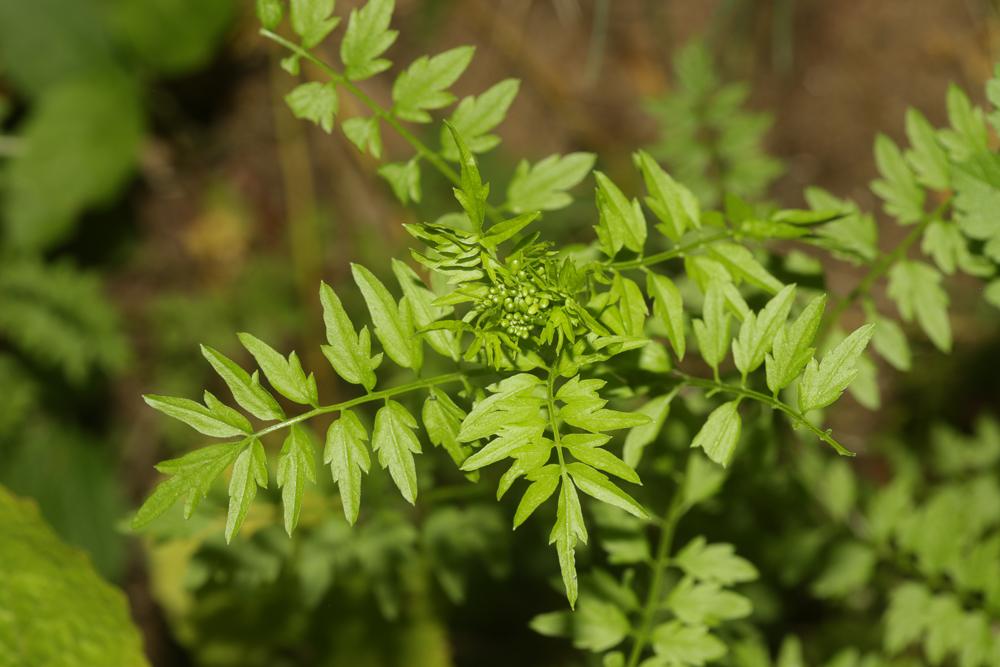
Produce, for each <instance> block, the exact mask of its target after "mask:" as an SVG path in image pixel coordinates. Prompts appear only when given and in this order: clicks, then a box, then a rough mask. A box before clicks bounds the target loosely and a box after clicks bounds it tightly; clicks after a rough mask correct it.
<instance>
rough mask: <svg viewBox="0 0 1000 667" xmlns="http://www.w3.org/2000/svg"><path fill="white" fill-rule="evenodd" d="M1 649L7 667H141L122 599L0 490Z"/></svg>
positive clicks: (26, 505)
mask: <svg viewBox="0 0 1000 667" xmlns="http://www.w3.org/2000/svg"><path fill="white" fill-rule="evenodd" d="M0 535H3V538H2V539H0V563H3V569H4V574H3V576H2V577H0V609H3V613H0V645H2V646H3V658H0V660H2V661H3V663H4V664H5V665H11V666H14V665H17V666H21V665H23V666H25V667H27V666H28V665H46V666H47V667H77V666H81V665H102V666H103V665H115V666H116V667H146V666H147V665H148V664H149V663H148V662H147V661H146V658H145V656H144V654H143V642H142V637H141V636H140V633H139V631H138V629H137V628H136V627H135V626H134V625H133V621H132V617H131V614H130V612H129V605H128V601H127V600H126V598H125V596H124V595H123V594H122V592H121V591H120V590H118V589H116V588H114V587H113V586H111V585H110V584H108V583H107V582H105V581H104V580H103V579H101V578H100V577H99V576H98V574H97V572H95V571H94V568H93V566H92V565H91V562H90V560H91V559H90V557H89V556H88V555H87V554H85V553H84V552H82V551H79V550H77V549H75V548H72V547H70V546H68V545H66V544H64V543H63V542H61V541H60V540H59V538H58V537H57V536H56V534H55V533H54V532H53V531H52V529H51V528H50V527H49V526H48V525H47V524H46V523H45V522H44V521H43V520H42V518H41V516H40V515H39V512H38V508H37V505H36V504H35V503H34V502H32V501H30V500H22V499H20V498H17V497H16V496H14V495H12V494H11V493H9V492H8V491H7V490H6V489H5V488H3V487H0Z"/></svg>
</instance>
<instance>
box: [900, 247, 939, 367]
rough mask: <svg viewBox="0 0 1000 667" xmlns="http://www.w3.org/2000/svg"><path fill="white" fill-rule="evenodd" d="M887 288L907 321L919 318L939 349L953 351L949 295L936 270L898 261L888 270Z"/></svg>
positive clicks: (918, 321) (917, 263) (916, 263)
mask: <svg viewBox="0 0 1000 667" xmlns="http://www.w3.org/2000/svg"><path fill="white" fill-rule="evenodd" d="M887 291H888V294H889V298H891V299H892V300H893V301H895V302H896V306H897V307H898V308H899V313H900V315H902V316H903V319H904V320H906V321H907V322H910V321H912V320H913V319H914V318H916V320H917V323H918V324H919V325H920V328H921V329H923V330H924V332H925V333H926V334H927V336H928V337H929V338H930V339H931V342H933V343H934V345H935V346H937V348H938V349H939V350H941V351H942V352H949V351H950V350H951V323H950V322H949V321H948V294H947V293H946V292H945V291H944V289H943V288H942V287H941V274H940V273H939V272H938V271H937V270H936V269H934V268H933V267H931V266H928V265H927V264H924V263H922V262H914V261H909V260H906V261H901V262H897V263H896V264H895V265H894V266H893V267H892V268H891V269H890V270H889V287H888V290H887Z"/></svg>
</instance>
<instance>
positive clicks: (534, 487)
mask: <svg viewBox="0 0 1000 667" xmlns="http://www.w3.org/2000/svg"><path fill="white" fill-rule="evenodd" d="M560 479H561V478H560V476H559V475H558V474H552V475H546V476H544V477H542V478H541V479H538V480H536V481H534V482H532V483H531V486H529V487H528V488H527V490H526V491H525V492H524V495H523V496H521V502H520V503H518V505H517V511H516V512H514V528H517V527H518V526H520V525H521V524H522V523H524V521H525V520H526V519H527V518H528V517H529V516H531V514H532V513H533V512H534V511H535V510H536V509H538V506H539V505H541V504H542V503H544V502H545V501H546V500H548V499H549V497H550V496H551V495H552V494H553V493H555V491H556V487H557V486H559V480H560Z"/></svg>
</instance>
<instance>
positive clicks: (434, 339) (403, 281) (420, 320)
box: [392, 259, 462, 361]
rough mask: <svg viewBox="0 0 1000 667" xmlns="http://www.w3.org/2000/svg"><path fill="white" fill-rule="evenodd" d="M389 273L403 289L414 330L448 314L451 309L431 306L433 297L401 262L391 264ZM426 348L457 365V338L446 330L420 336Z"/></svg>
mask: <svg viewBox="0 0 1000 667" xmlns="http://www.w3.org/2000/svg"><path fill="white" fill-rule="evenodd" d="M392 272H393V273H394V274H395V275H396V280H397V281H398V282H399V286H400V287H401V288H402V289H403V296H404V298H405V299H406V302H407V303H408V304H409V305H410V307H411V308H412V309H413V318H414V321H415V324H416V326H417V328H419V329H423V328H424V327H427V326H428V325H430V324H431V323H432V322H436V321H437V320H439V319H441V318H442V317H444V316H445V315H448V314H450V313H451V312H452V308H451V307H442V306H436V305H434V301H435V299H437V296H436V295H435V294H434V293H433V292H431V291H430V290H429V289H427V287H425V286H424V282H423V281H422V280H421V279H420V276H418V275H417V274H416V272H415V271H414V270H413V269H412V268H410V267H409V265H407V264H406V263H405V262H401V261H399V260H398V259H393V260H392ZM420 336H421V337H423V338H424V339H426V340H427V344H428V345H430V346H431V348H433V349H434V351H435V352H437V353H438V354H441V355H444V356H446V357H450V358H451V359H452V360H454V361H458V359H459V357H460V356H461V354H462V351H461V349H460V347H459V340H458V337H457V336H456V335H455V333H454V332H452V331H448V330H446V329H435V330H433V331H426V332H424V333H421V334H420Z"/></svg>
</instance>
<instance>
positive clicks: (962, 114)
mask: <svg viewBox="0 0 1000 667" xmlns="http://www.w3.org/2000/svg"><path fill="white" fill-rule="evenodd" d="M946 104H947V107H948V122H949V123H951V129H948V130H942V131H941V134H940V136H941V142H942V143H943V144H944V145H945V146H946V147H947V148H948V152H949V153H951V156H952V159H953V160H954V161H956V162H964V161H966V160H968V159H969V158H971V157H972V156H973V155H976V154H978V153H983V152H986V151H988V150H989V142H990V139H989V132H988V131H987V129H986V123H985V121H984V120H983V112H982V109H980V108H978V107H975V106H973V105H972V102H971V101H970V100H969V96H968V95H966V94H965V91H963V90H962V89H961V88H959V87H958V86H956V85H955V84H951V85H950V86H949V87H948V96H947V98H946Z"/></svg>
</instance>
